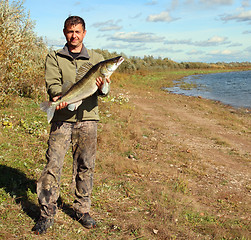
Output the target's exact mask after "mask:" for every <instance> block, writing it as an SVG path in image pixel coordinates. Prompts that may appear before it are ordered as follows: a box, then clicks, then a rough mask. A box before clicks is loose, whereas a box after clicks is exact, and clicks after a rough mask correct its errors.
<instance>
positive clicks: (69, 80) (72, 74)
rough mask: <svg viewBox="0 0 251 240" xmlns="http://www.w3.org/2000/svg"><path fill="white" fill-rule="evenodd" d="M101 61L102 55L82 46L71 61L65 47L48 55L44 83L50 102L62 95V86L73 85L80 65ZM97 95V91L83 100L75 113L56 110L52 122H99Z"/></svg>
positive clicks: (65, 109) (66, 110)
mask: <svg viewBox="0 0 251 240" xmlns="http://www.w3.org/2000/svg"><path fill="white" fill-rule="evenodd" d="M103 60H104V58H103V56H102V55H100V54H98V53H96V52H95V51H93V50H87V49H86V48H85V47H84V45H83V48H82V51H81V53H80V55H79V56H78V57H77V58H76V59H73V57H72V56H71V55H70V54H69V51H68V47H67V45H65V46H64V48H63V49H61V50H57V51H52V52H51V53H49V54H48V55H47V57H46V63H45V82H46V89H47V92H48V94H49V97H50V100H52V98H53V97H55V96H58V95H61V94H62V86H63V84H64V85H67V86H70V85H72V84H73V83H75V78H76V73H77V71H78V69H79V68H80V66H81V65H82V64H84V63H85V62H90V63H92V64H93V65H95V64H97V63H99V62H100V61H103ZM98 95H99V92H98V91H97V92H96V93H94V94H93V95H92V96H90V97H88V98H86V99H84V100H83V103H82V104H81V105H80V106H79V107H78V109H77V110H76V111H70V110H68V109H67V108H64V109H62V110H56V111H55V114H54V117H53V119H52V122H53V121H54V122H55V121H67V122H76V121H84V120H99V114H98Z"/></svg>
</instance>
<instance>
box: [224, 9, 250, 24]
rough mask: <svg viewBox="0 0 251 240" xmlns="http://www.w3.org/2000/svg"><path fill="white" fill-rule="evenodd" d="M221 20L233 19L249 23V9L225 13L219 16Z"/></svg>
mask: <svg viewBox="0 0 251 240" xmlns="http://www.w3.org/2000/svg"><path fill="white" fill-rule="evenodd" d="M221 20H223V21H226V22H227V21H230V20H235V21H237V22H248V23H249V24H251V10H249V11H242V12H240V13H238V14H235V15H225V16H223V17H221Z"/></svg>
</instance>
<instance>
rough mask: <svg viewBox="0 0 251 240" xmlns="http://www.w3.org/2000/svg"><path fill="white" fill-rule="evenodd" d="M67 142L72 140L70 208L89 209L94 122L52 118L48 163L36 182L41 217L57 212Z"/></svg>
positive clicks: (86, 210) (93, 151) (76, 209)
mask: <svg viewBox="0 0 251 240" xmlns="http://www.w3.org/2000/svg"><path fill="white" fill-rule="evenodd" d="M70 144H72V154H73V183H74V186H75V201H74V203H73V208H74V210H75V211H76V212H79V213H85V212H89V211H90V206H91V199H90V196H91V193H92V186H93V171H94V165H95V157H96V146H97V122H96V121H83V122H77V123H68V122H55V123H52V125H51V132H50V137H49V140H48V150H47V152H46V159H47V165H46V166H45V168H44V170H43V172H42V175H41V177H40V179H39V180H38V183H37V194H38V200H39V203H40V206H41V216H43V217H53V216H54V215H55V214H56V212H57V200H58V198H59V193H60V178H61V173H62V168H63V162H64V157H65V154H66V152H67V150H68V148H69V147H70Z"/></svg>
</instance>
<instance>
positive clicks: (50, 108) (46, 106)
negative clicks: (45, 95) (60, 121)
mask: <svg viewBox="0 0 251 240" xmlns="http://www.w3.org/2000/svg"><path fill="white" fill-rule="evenodd" d="M40 109H41V110H42V111H44V112H46V113H47V120H48V123H50V121H51V120H52V118H53V116H54V112H55V110H56V105H54V104H52V102H49V101H46V102H42V103H41V104H40Z"/></svg>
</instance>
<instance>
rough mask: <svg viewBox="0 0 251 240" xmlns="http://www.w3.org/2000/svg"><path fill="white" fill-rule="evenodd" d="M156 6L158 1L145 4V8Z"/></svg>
mask: <svg viewBox="0 0 251 240" xmlns="http://www.w3.org/2000/svg"><path fill="white" fill-rule="evenodd" d="M157 4H158V1H154V0H152V1H150V2H147V3H146V4H145V5H147V6H153V5H157Z"/></svg>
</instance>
